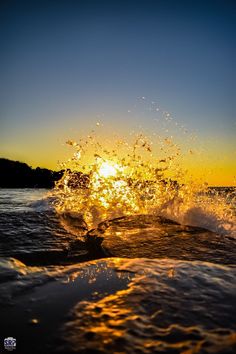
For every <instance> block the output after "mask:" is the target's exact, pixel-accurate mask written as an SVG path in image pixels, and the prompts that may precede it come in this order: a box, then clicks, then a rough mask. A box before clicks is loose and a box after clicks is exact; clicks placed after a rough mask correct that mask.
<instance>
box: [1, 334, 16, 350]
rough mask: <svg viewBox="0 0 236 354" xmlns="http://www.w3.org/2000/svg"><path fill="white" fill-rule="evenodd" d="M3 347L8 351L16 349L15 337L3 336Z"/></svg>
mask: <svg viewBox="0 0 236 354" xmlns="http://www.w3.org/2000/svg"><path fill="white" fill-rule="evenodd" d="M4 348H5V349H6V350H9V351H12V350H13V349H16V339H15V338H13V337H7V338H5V339H4Z"/></svg>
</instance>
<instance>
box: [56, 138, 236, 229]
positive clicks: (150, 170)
mask: <svg viewBox="0 0 236 354" xmlns="http://www.w3.org/2000/svg"><path fill="white" fill-rule="evenodd" d="M67 144H68V145H69V146H71V147H72V149H73V154H72V158H71V159H70V160H69V161H67V162H66V163H65V164H63V167H64V169H65V171H64V174H63V177H62V178H61V180H60V181H58V182H57V184H56V186H55V188H54V191H53V195H54V196H56V198H55V199H54V200H55V202H54V203H55V208H56V210H57V212H58V213H59V214H61V215H66V214H67V213H70V214H71V215H73V218H74V219H76V220H77V221H78V220H79V223H80V225H81V224H84V225H86V227H88V228H94V227H96V226H97V225H98V224H99V223H100V222H101V221H104V220H109V219H113V218H116V217H121V216H125V215H135V214H136V215H138V214H158V215H162V216H165V217H168V218H170V219H173V220H175V221H178V222H180V223H182V224H186V225H192V226H201V227H205V228H207V229H210V230H212V231H216V232H219V233H222V234H230V235H234V234H235V231H236V227H235V225H236V224H235V213H234V210H235V209H234V208H233V207H232V206H233V205H235V189H233V188H232V189H231V190H230V191H228V193H226V192H225V191H224V193H222V191H221V190H210V191H209V189H208V186H207V184H206V183H202V182H200V181H199V180H196V179H193V178H191V176H187V171H186V170H184V169H183V167H182V165H181V159H182V158H183V157H184V156H183V153H182V151H181V147H180V146H179V145H178V144H176V143H175V142H174V140H173V138H172V137H170V138H161V137H160V136H155V139H153V138H152V139H150V138H149V137H147V136H145V135H144V134H135V135H133V136H132V138H129V141H127V140H124V139H115V138H114V139H110V140H109V141H105V140H104V139H102V141H101V139H99V135H98V134H97V133H95V132H93V133H91V134H90V135H89V136H87V137H86V138H85V139H80V140H79V141H71V140H69V141H68V142H67Z"/></svg>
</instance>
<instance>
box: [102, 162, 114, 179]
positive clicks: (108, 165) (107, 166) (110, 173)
mask: <svg viewBox="0 0 236 354" xmlns="http://www.w3.org/2000/svg"><path fill="white" fill-rule="evenodd" d="M118 169H119V166H118V165H117V164H115V163H112V162H103V163H102V164H101V167H100V168H99V170H98V173H99V175H100V176H101V177H104V178H108V177H115V176H116V175H117V171H118Z"/></svg>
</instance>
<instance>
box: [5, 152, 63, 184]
mask: <svg viewBox="0 0 236 354" xmlns="http://www.w3.org/2000/svg"><path fill="white" fill-rule="evenodd" d="M0 171H1V173H0V188H46V189H51V188H53V187H54V185H55V182H56V181H58V180H59V179H60V178H61V177H62V175H63V173H64V171H63V170H61V171H58V172H57V171H52V170H49V169H47V168H40V167H37V168H35V169H34V168H32V167H30V166H29V165H27V164H26V163H24V162H19V161H13V160H9V159H5V158H0Z"/></svg>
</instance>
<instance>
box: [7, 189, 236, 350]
mask: <svg viewBox="0 0 236 354" xmlns="http://www.w3.org/2000/svg"><path fill="white" fill-rule="evenodd" d="M220 193H221V194H222V195H224V193H225V191H224V189H221V191H220ZM53 198H54V197H53V196H52V195H51V196H48V191H47V190H42V189H10V190H7V189H1V190H0V257H1V258H0V269H1V273H0V306H1V319H2V321H1V331H2V332H1V333H2V335H1V336H2V337H3V338H5V337H9V336H13V337H16V339H17V346H18V347H17V350H16V352H19V353H22V354H23V353H30V352H32V351H33V352H35V353H44V354H45V353H54V352H60V353H115V352H116V353H182V354H190V353H222V354H223V353H235V352H236V306H235V304H236V252H235V246H236V238H235V225H233V223H232V220H231V221H230V222H229V224H230V229H229V228H225V229H224V228H223V226H222V225H223V224H225V223H226V221H225V220H224V221H223V223H221V220H218V219H214V218H211V217H210V216H209V215H204V213H203V211H202V210H200V209H199V210H198V209H197V208H195V209H194V210H192V214H191V213H190V214H189V215H188V219H185V221H186V220H188V221H189V223H188V222H185V223H181V220H177V219H176V217H173V218H171V215H168V217H167V216H166V215H165V216H164V215H158V214H149V215H128V216H123V217H118V218H114V219H112V220H109V221H103V222H100V224H99V225H98V226H97V227H96V228H94V229H92V230H88V229H86V227H85V225H84V224H83V222H81V219H80V217H79V216H78V215H76V214H74V213H62V214H58V213H57V212H56V211H55V208H54V206H53V205H54V200H53ZM212 198H214V196H212ZM226 202H227V203H228V205H229V208H231V209H232V210H235V206H234V205H233V203H231V201H230V200H229V198H228V199H227V201H226ZM230 203H231V204H230ZM39 337H40V339H39ZM3 338H1V340H2V341H3ZM2 343H3V342H2ZM1 345H2V344H1ZM32 348H33V350H32ZM0 349H2V347H1V348H0Z"/></svg>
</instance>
